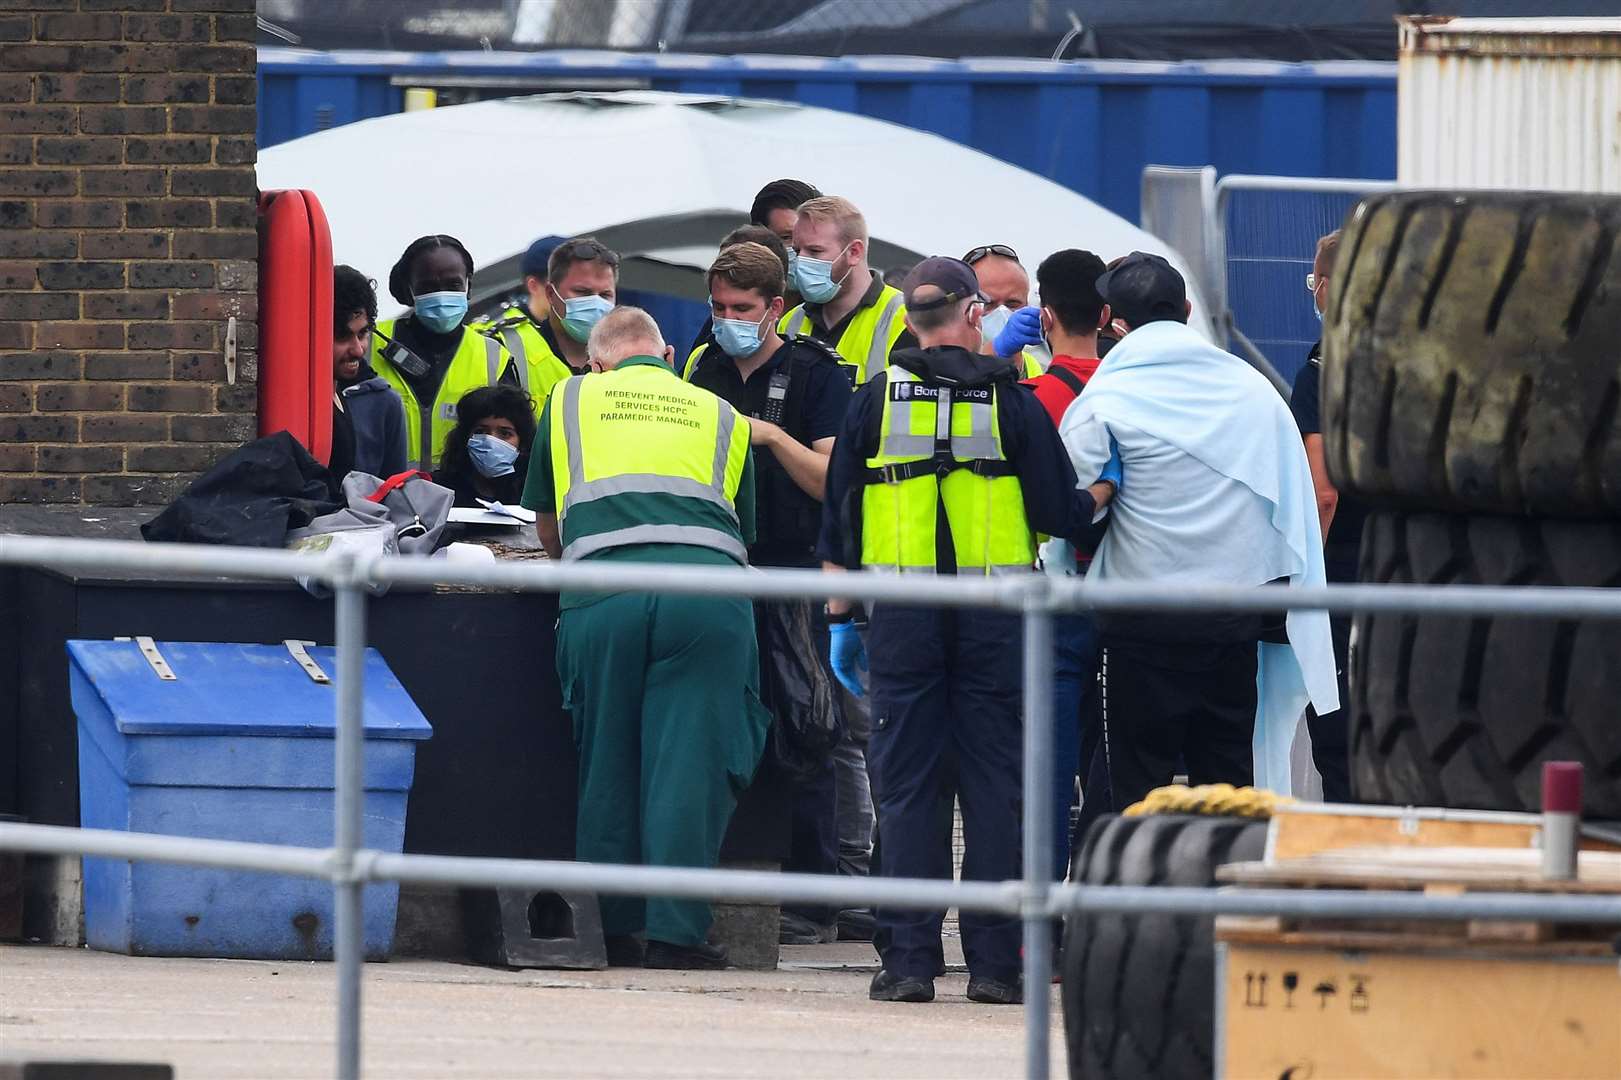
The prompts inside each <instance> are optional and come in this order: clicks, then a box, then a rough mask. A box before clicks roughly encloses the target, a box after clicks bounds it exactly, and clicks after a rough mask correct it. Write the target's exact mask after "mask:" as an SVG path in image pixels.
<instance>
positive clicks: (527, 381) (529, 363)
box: [473, 305, 574, 420]
mask: <svg viewBox="0 0 1621 1080" xmlns="http://www.w3.org/2000/svg"><path fill="white" fill-rule="evenodd" d="M473 329H474V330H477V331H478V332H479V333H481V334H484V335H486V336H488V337H492V338H494V339H495V340H497V341H499V342H500V343H501V344H502V345H504V346H506V350H507V352H509V353H511V354H512V359H513V360H515V361H517V368H518V385H519V386H521V387H523V391H524V393H526V394H528V395H529V396H530V397H531V398H533V399H534V402H535V419H537V420H538V419H540V409H541V406H542V405H545V404H546V395H547V394H549V393H551V390H552V387H553V386H556V385H557V384H558V383H560V382H562V381H563V380H564V379H566V378H568V377H569V376H570V375H572V374H574V369H573V368H571V367H569V365H568V361H567V360H564V359H563V358H562V357H561V356H558V355H557V354H556V353H555V352H553V351H552V347H551V346H550V345H548V344H546V339H545V338H544V337H542V336H541V333H540V328H539V327H537V326H536V325H535V323H534V320H533V319H531V318H530V317H529V312H527V311H525V310H524V309H523V308H521V307H518V306H516V305H514V306H513V307H509V308H507V309H506V310H505V311H503V312H502V313H501V314H500V316H499V317H498V318H496V319H495V320H493V321H491V322H481V323H475V324H473Z"/></svg>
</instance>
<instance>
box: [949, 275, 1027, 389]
mask: <svg viewBox="0 0 1621 1080" xmlns="http://www.w3.org/2000/svg"><path fill="white" fill-rule="evenodd" d="M962 261H963V262H965V263H967V264H968V265H969V266H972V267H973V268H974V277H976V278H978V279H979V292H980V295H981V296H983V297H985V298H986V299H987V300H989V301H990V305H989V306H988V307H987V308H986V309H985V325H984V327H983V328H982V330H981V333H982V334H983V335H984V338H985V347H984V348H983V349H981V350H980V351H981V352H991V353H995V354H996V355H997V356H1000V357H1002V358H1003V359H1004V360H1010V361H1012V363H1013V365H1014V367H1016V368H1018V369H1019V370H1020V372H1021V373H1022V374H1023V376H1024V377H1025V378H1026V379H1034V378H1036V377H1038V376H1039V375H1040V374H1041V372H1042V370H1043V369H1042V366H1041V360H1040V359H1039V358H1038V357H1037V356H1036V354H1035V353H1034V352H1032V351H1031V349H1035V348H1042V347H1043V342H1042V338H1041V309H1040V308H1039V307H1033V306H1031V304H1030V272H1029V271H1028V270H1026V269H1025V268H1024V263H1022V262H1020V261H1019V253H1018V252H1016V251H1014V250H1013V249H1012V248H1011V247H1008V246H1007V245H1006V244H981V245H980V246H979V247H976V248H970V249H969V251H968V254H966V255H964V256H963V257H962Z"/></svg>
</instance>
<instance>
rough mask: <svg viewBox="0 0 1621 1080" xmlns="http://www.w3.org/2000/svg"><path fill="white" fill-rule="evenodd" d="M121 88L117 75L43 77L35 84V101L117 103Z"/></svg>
mask: <svg viewBox="0 0 1621 1080" xmlns="http://www.w3.org/2000/svg"><path fill="white" fill-rule="evenodd" d="M120 93H121V88H120V87H119V85H118V76H117V75H41V76H39V78H38V79H36V80H35V82H34V100H35V101H38V102H41V103H42V104H43V103H45V102H51V101H117V100H118V97H119V94H120Z"/></svg>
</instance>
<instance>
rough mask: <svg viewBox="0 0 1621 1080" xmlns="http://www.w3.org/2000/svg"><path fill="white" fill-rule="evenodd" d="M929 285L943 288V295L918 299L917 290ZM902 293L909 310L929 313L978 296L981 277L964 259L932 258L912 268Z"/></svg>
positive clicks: (941, 256) (902, 285) (936, 256)
mask: <svg viewBox="0 0 1621 1080" xmlns="http://www.w3.org/2000/svg"><path fill="white" fill-rule="evenodd" d="M928 286H932V287H934V288H936V289H939V290H940V295H938V296H935V295H932V294H931V295H930V296H928V297H926V298H925V299H923V300H917V299H915V296H916V294H917V291H918V290H919V289H922V288H925V287H928ZM901 292H902V294H903V296H904V299H905V301H906V307H907V310H909V311H929V310H931V309H933V308H938V307H945V306H946V305H947V304H955V303H957V302H959V301H961V300H966V299H968V298H969V297H970V296H978V295H979V278H977V277H976V276H974V268H973V267H972V266H969V265H968V264H967V263H965V262H963V261H962V260H961V259H951V258H947V257H946V256H944V255H931V256H929V257H928V258H927V259H924V260H923V261H922V262H920V263H918V264H917V265H916V266H914V267H912V271H911V273H909V274H907V275H906V280H905V281H903V282H902V283H901Z"/></svg>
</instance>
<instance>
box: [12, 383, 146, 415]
mask: <svg viewBox="0 0 1621 1080" xmlns="http://www.w3.org/2000/svg"><path fill="white" fill-rule="evenodd" d="M34 399H35V401H36V403H37V404H36V405H35V406H34V407H35V408H36V409H38V410H39V411H40V412H112V411H115V410H118V409H122V408H123V407H124V388H123V387H122V386H110V385H107V384H105V383H46V384H44V385H42V386H40V388H39V392H38V393H37V394H36V395H35V398H34Z"/></svg>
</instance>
